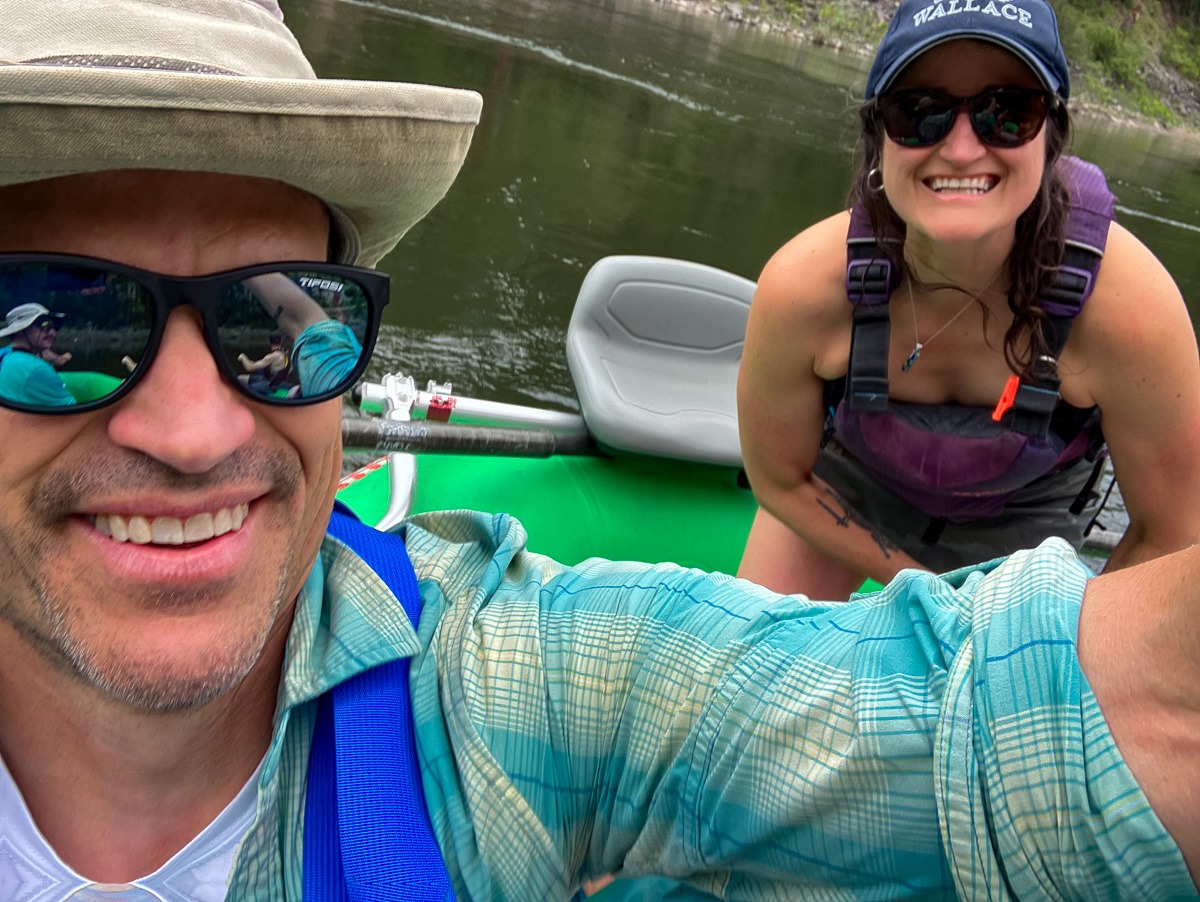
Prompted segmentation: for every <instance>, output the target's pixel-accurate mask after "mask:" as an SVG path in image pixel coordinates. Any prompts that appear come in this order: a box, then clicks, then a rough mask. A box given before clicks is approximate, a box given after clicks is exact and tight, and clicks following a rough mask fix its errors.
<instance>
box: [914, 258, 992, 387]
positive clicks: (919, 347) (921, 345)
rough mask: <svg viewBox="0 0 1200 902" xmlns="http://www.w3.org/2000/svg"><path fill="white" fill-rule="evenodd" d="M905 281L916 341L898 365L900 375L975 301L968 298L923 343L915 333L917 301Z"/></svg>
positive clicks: (985, 291) (989, 287)
mask: <svg viewBox="0 0 1200 902" xmlns="http://www.w3.org/2000/svg"><path fill="white" fill-rule="evenodd" d="M1003 271H1004V270H1003V269H1001V270H1000V272H1003ZM1000 272H998V273H996V275H995V276H994V277H993V278H992V281H990V282H989V283H988V284H987V285H986V286H985V287H984V289H983V290H982V291H980V292H979V294H980V296H982V295H984V294H987V292H988V291H989V290H991V287H992V286H993V285H995V284H996V280H997V279H999V278H1000ZM905 281H907V282H908V306H909V309H911V310H912V318H913V338H914V339H915V340H916V344H915V345H913V349H912V351H911V352H909V355H908V357H906V358H905V360H904V363H902V364H900V372H902V373H907V372H908V371H909V370H911V369H912V368H913V364H914V363H916V362H917V361H918V360H920V359H921V351H922V350H924V348H925V347H926V346H927V345H928V344H929V343H930V342H931V341H933V340H934V339H935V338H937V337H938V336H939V335H941V334H942V333H943V332H945V331H946V330H947V329H949V328H950V326H951V325H952V324H953V323H954V321H955V320H956V319H958V318H959V317H960V316H962V315H963V314H964V313H966V312H967V308H968V307H970V306H971V304H972V303H974V301H975V300H976V299H975V298H974V297H971V298H969V299H968V300H967V302H966V303H965V304H963V305H962V307H961V308H960V309H959V311H958V313H956V314H954V316H952V317H950V319H948V320H946V322H945V323H944V324H943V325H942V327H941V328H940V329H938V330H937V331H936V332H934V333H933V334H932V335H930V336H929V337H928V338H927V339H925V340H924V341H921V336H920V334H919V333H918V332H917V300H916V298H914V297H913V287H912V279H911V278H909V279H906V280H905Z"/></svg>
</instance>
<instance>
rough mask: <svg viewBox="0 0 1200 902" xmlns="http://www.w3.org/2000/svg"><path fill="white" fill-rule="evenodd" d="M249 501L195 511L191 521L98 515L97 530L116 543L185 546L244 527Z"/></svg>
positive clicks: (169, 518)
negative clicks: (199, 512)
mask: <svg viewBox="0 0 1200 902" xmlns="http://www.w3.org/2000/svg"><path fill="white" fill-rule="evenodd" d="M249 512H250V505H249V504H245V503H243V504H235V505H234V506H233V507H222V508H220V509H218V510H215V511H212V512H211V513H209V512H205V513H203V514H195V515H194V516H191V517H188V518H187V520H180V519H178V518H177V517H143V516H141V515H137V514H135V515H134V516H132V517H124V516H121V515H120V514H97V515H96V518H95V526H96V531H97V532H99V533H101V534H102V535H106V536H108V537H109V538H111V539H112V540H113V541H115V542H132V543H133V544H135V545H184V544H186V543H188V542H203V541H204V540H206V539H215V538H216V537H217V536H223V535H225V533H227V532H236V531H237V530H239V529H241V528H242V524H243V523H244V522H245V521H246V515H247V514H248V513H249Z"/></svg>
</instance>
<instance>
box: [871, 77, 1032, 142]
mask: <svg viewBox="0 0 1200 902" xmlns="http://www.w3.org/2000/svg"><path fill="white" fill-rule="evenodd" d="M1053 103H1054V95H1053V94H1051V93H1050V92H1048V91H1038V90H1034V89H1032V88H987V89H986V90H983V91H980V92H979V93H978V94H976V95H974V96H973V97H955V96H953V95H952V94H947V93H946V92H945V91H937V90H933V89H929V88H913V89H911V90H907V91H892V92H891V93H889V94H883V95H881V96H880V97H878V98H876V100H875V109H876V112H877V114H878V116H879V118H880V120H881V121H882V122H883V130H884V131H885V132H887V136H888V137H889V138H891V139H892V140H893V141H895V142H896V143H897V144H902V145H903V146H905V147H931V146H933V145H934V144H937V143H938V142H939V141H941V140H942V139H943V138H945V137H946V135H948V134H950V129H951V128H953V127H954V120H955V119H957V118H958V111H959V110H966V111H967V118H968V119H970V121H971V128H973V129H974V130H975V134H976V135H978V136H979V140H980V141H982V142H983V143H984V144H986V145H988V146H989V147H1020V146H1021V145H1022V144H1026V143H1028V142H1029V141H1031V140H1032V139H1033V138H1034V137H1035V136H1036V135H1037V133H1038V132H1039V131H1040V130H1041V128H1042V124H1043V123H1044V122H1045V121H1046V115H1047V113H1049V111H1050V109H1051V108H1052V105H1053Z"/></svg>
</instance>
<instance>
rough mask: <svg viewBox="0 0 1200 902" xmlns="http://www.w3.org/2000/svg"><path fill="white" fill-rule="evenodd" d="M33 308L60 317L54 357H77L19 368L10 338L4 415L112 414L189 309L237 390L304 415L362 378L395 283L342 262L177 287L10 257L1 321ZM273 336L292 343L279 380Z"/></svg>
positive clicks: (230, 274) (60, 262)
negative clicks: (171, 323) (173, 317)
mask: <svg viewBox="0 0 1200 902" xmlns="http://www.w3.org/2000/svg"><path fill="white" fill-rule="evenodd" d="M30 302H35V303H38V304H41V305H42V306H43V307H45V308H46V309H48V310H50V311H51V313H52V315H53V324H54V326H55V327H57V329H58V335H57V338H56V339H55V345H54V350H55V351H57V352H60V353H61V352H64V351H70V352H71V357H70V360H69V362H68V363H67V364H66V365H64V366H63V367H62V368H60V369H58V370H53V371H47V370H45V369H44V368H46V367H50V366H51V364H50V363H48V362H45V361H39V362H34V361H32V360H29V361H26V360H24V359H21V358H14V355H18V354H27V353H28V352H25V351H23V350H21V349H19V348H16V347H13V346H12V345H11V344H9V343H8V342H10V341H11V338H8V339H6V338H0V405H2V406H4V407H8V408H11V409H13V410H20V411H24V412H28V413H55V414H59V413H81V412H83V411H88V410H95V409H97V408H100V407H104V406H106V405H108V404H112V403H113V402H114V401H117V400H118V399H119V398H121V397H122V396H124V395H125V394H127V393H128V392H129V391H130V389H132V388H133V386H134V385H136V384H137V383H138V381H139V380H140V379H141V378H142V376H143V375H145V373H146V372H147V371H148V370H149V369H150V367H151V365H152V364H153V361H154V355H155V353H156V352H157V351H158V346H159V343H160V342H161V341H162V336H163V330H164V329H165V327H166V322H167V316H168V314H169V313H170V312H171V311H172V310H174V309H175V308H176V307H180V306H184V305H191V306H192V307H194V308H195V309H197V310H198V311H199V312H200V316H201V320H202V324H203V325H202V329H203V332H204V338H205V341H206V342H207V343H208V347H209V349H210V350H211V351H212V354H213V357H214V358H215V359H216V362H217V367H218V369H219V370H220V371H221V373H222V374H223V375H224V376H225V378H226V379H227V380H228V381H229V383H230V384H231V385H233V386H235V387H236V388H237V389H238V390H239V391H240V392H241V393H242V394H244V395H246V396H247V397H249V398H253V399H254V400H255V401H259V402H261V403H264V404H272V405H278V406H292V405H300V404H315V403H317V402H319V401H325V400H327V399H329V398H333V397H336V396H338V395H340V394H342V393H343V392H345V391H346V390H348V389H349V388H350V387H351V386H353V385H354V383H355V381H356V380H357V379H358V377H359V376H361V375H362V372H363V370H365V369H366V366H367V362H368V360H369V359H370V356H371V350H372V349H373V348H374V346H375V338H376V336H377V335H378V334H379V322H380V317H381V316H382V313H383V308H384V305H385V304H387V302H388V277H387V276H386V275H384V274H383V273H380V272H376V271H374V270H370V269H360V268H358V267H353V266H340V265H337V264H332V263H265V264H260V265H256V266H247V267H243V268H241V269H231V270H229V271H227V272H221V273H216V274H214V275H209V276H195V277H188V278H177V277H174V276H164V275H160V274H159V273H153V272H147V271H146V270H142V269H136V268H134V267H132V266H124V265H122V264H120V263H112V262H109V261H107V260H98V259H93V258H91V257H73V256H67V255H64V254H0V317H3V316H4V314H5V313H6V312H7V311H9V310H12V309H13V308H14V307H17V306H19V305H21V304H26V303H30ZM0 323H3V319H2V318H0ZM272 333H280V334H282V336H283V350H284V351H285V356H286V362H285V365H284V366H280V365H279V364H280V361H279V359H278V357H275V358H273V359H272V360H271V366H270V370H269V372H267V371H266V370H267V369H268V368H267V366H266V365H265V364H262V361H263V359H264V358H266V357H267V355H268V353H269V352H270V351H271V347H270V342H269V339H270V337H271V335H272ZM30 356H32V355H30ZM38 367H43V369H42V370H40V371H37V372H36V378H30V374H31V373H33V372H34V371H35V370H37V368H38ZM8 368H11V369H12V372H13V375H12V377H11V378H9V377H8V376H7V374H6V373H5V370H6V369H8ZM59 382H61V383H62V384H61V385H59V384H58V383H59ZM181 400H182V399H181Z"/></svg>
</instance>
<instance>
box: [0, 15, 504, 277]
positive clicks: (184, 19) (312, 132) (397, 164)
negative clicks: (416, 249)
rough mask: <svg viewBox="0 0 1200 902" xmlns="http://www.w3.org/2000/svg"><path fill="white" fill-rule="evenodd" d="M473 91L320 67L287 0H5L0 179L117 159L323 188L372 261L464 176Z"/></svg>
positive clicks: (359, 250)
mask: <svg viewBox="0 0 1200 902" xmlns="http://www.w3.org/2000/svg"><path fill="white" fill-rule="evenodd" d="M481 106H482V99H481V98H480V96H479V95H478V94H476V93H475V92H473V91H461V90H456V89H452V88H441V87H431V86H429V85H415V84H401V83H395V82H376V81H349V80H334V79H318V78H317V77H316V74H315V73H314V72H313V69H312V66H311V65H310V64H309V62H308V60H307V59H306V58H305V56H304V53H303V52H302V51H301V49H300V45H299V44H298V43H297V42H296V39H295V38H294V37H293V36H292V33H291V32H290V31H289V30H288V29H287V28H286V27H285V26H284V24H283V14H282V12H281V11H280V9H279V5H278V2H277V0H0V116H2V117H3V118H2V120H0V121H2V122H3V128H0V186H3V185H14V184H19V183H23V182H32V181H39V180H41V179H48V178H55V177H58V176H65V175H74V174H78V173H85V172H99V171H104V170H110V169H174V170H191V171H202V172H220V173H227V174H231V175H248V176H260V177H263V178H271V179H276V180H278V181H282V182H286V183H288V184H290V185H294V186H296V187H297V188H301V189H302V190H304V191H307V192H309V193H311V194H314V195H316V196H317V197H319V198H321V200H323V201H324V202H325V203H326V205H328V206H329V207H330V209H331V211H332V213H333V217H334V221H335V223H336V226H337V231H338V232H339V237H340V238H341V245H342V246H341V248H340V252H339V259H340V260H341V261H342V262H357V263H359V264H361V265H364V266H373V265H375V264H376V263H377V262H378V261H379V259H380V258H381V257H382V256H383V255H384V254H386V253H387V252H388V251H389V250H391V249H392V248H393V247H394V246H395V245H396V243H397V242H398V241H399V240H400V238H401V237H402V236H403V235H404V233H405V232H407V231H408V229H409V228H411V227H412V225H413V224H414V223H416V222H417V221H418V220H420V219H421V217H423V216H424V215H425V214H426V213H428V212H429V210H430V209H431V208H432V207H433V206H434V204H436V203H437V202H438V201H439V200H440V199H441V198H442V196H443V195H445V193H446V191H447V190H448V189H449V187H450V184H451V182H453V181H454V178H455V176H456V175H457V174H458V170H459V168H460V166H461V165H462V162H463V159H464V158H465V157H466V153H467V147H468V146H469V145H470V142H471V133H472V132H473V131H474V128H475V125H476V123H478V121H479V113H480V109H481Z"/></svg>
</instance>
